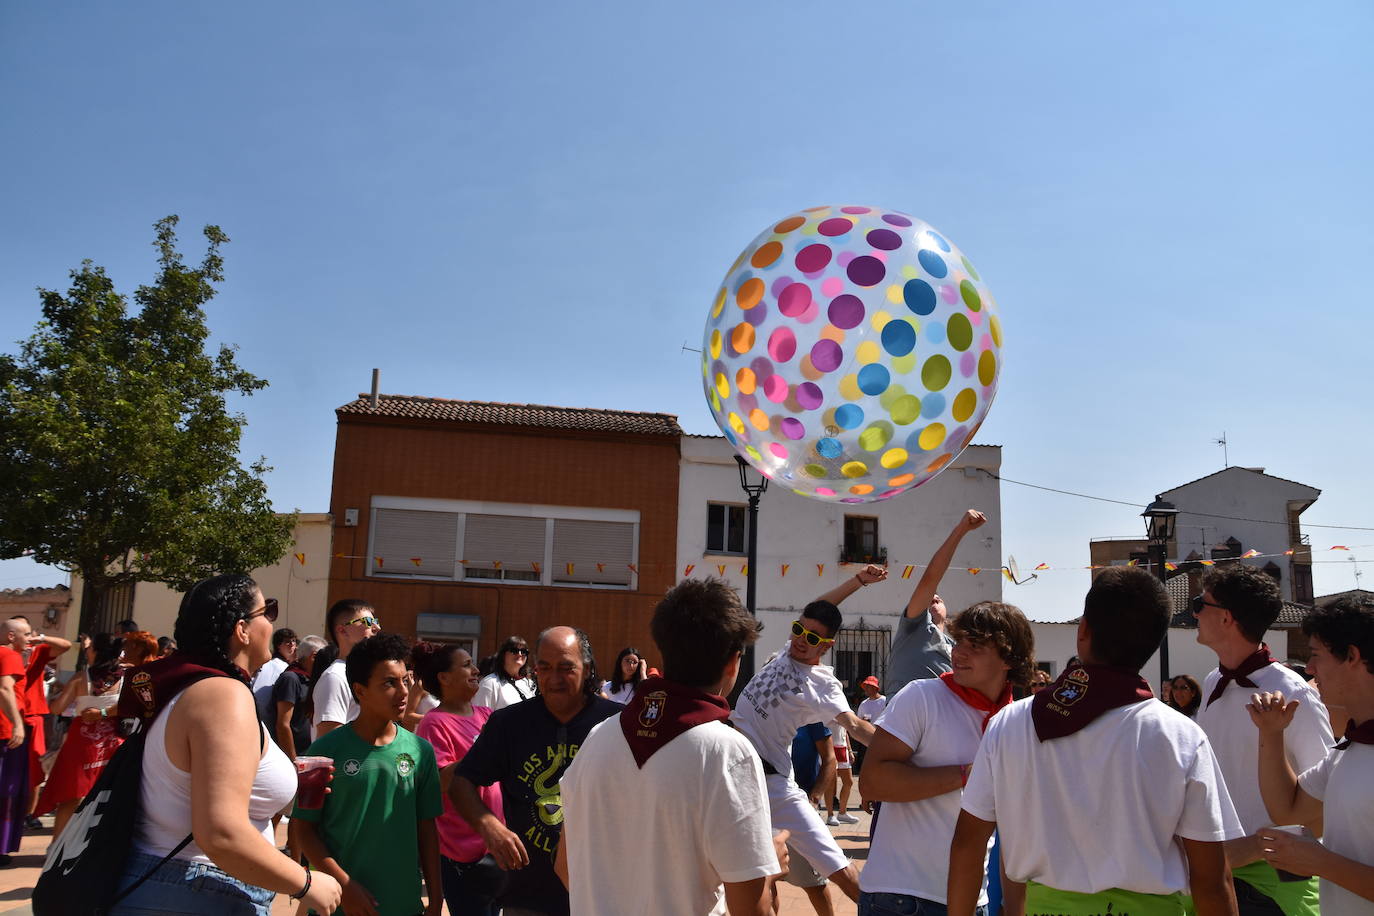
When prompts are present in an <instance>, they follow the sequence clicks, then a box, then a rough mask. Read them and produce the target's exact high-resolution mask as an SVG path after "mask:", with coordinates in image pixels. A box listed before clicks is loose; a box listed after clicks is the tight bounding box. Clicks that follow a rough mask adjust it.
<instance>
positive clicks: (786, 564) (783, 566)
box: [782, 563, 792, 576]
mask: <svg viewBox="0 0 1374 916" xmlns="http://www.w3.org/2000/svg"><path fill="white" fill-rule="evenodd" d="M791 568H792V564H790V563H784V564H782V574H783V575H784V576H785V575H787V571H788V570H789V569H791Z"/></svg>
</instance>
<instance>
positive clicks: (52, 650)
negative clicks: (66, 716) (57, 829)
mask: <svg viewBox="0 0 1374 916" xmlns="http://www.w3.org/2000/svg"><path fill="white" fill-rule="evenodd" d="M4 635H5V640H6V644H7V645H8V646H9V647H10V648H11V649H13V650H14V651H15V652H18V653H19V655H20V657H21V658H23V659H24V680H23V683H22V685H18V684H17V685H16V687H19V689H20V690H21V692H22V693H23V694H24V730H25V731H27V732H28V733H29V734H30V736H31V737H30V738H29V795H28V805H27V806H26V807H25V808H24V812H25V814H26V815H27V816H29V817H28V820H29V823H28V826H29V827H30V828H32V827H35V826H37V825H36V824H34V823H33V819H32V816H31V813H32V811H33V804H34V802H35V801H37V799H38V787H39V786H40V785H42V783H43V765H42V764H41V763H40V761H41V759H42V757H43V755H44V754H46V753H47V752H48V743H47V739H46V734H47V733H46V729H45V728H44V725H45V722H44V717H45V716H47V715H48V713H49V712H50V710H49V709H48V684H47V680H46V679H45V678H44V671H45V669H46V668H47V667H48V662H50V661H52V660H53V659H54V658H57V657H58V656H59V655H62V654H63V653H64V652H66V651H68V650H69V649H71V647H72V644H71V643H70V642H68V641H67V640H65V639H63V638H62V637H60V636H47V635H44V634H43V633H35V632H34V631H33V627H32V626H31V625H30V624H29V618H27V617H25V616H24V615H23V614H16V615H15V616H13V617H11V618H10V619H9V620H7V621H5V624H4Z"/></svg>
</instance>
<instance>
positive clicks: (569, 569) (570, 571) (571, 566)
mask: <svg viewBox="0 0 1374 916" xmlns="http://www.w3.org/2000/svg"><path fill="white" fill-rule="evenodd" d="M572 574H573V565H572V564H571V563H569V564H568V575H570V576H571V575H572Z"/></svg>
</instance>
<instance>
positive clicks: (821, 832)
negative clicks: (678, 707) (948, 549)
mask: <svg viewBox="0 0 1374 916" xmlns="http://www.w3.org/2000/svg"><path fill="white" fill-rule="evenodd" d="M842 621H843V618H842V617H841V615H840V609H839V608H837V607H836V606H835V605H834V604H832V603H831V602H829V601H826V600H825V599H821V600H818V601H813V602H811V603H810V604H808V605H807V606H806V607H805V608H804V609H803V610H802V614H801V617H799V618H798V619H797V620H794V621H793V622H792V632H791V638H790V640H789V641H788V643H787V646H786V648H785V650H784V651H782V652H779V653H778V654H777V655H776V656H774V657H773V658H772V659H771V660H770V661H769V662H768V663H767V664H766V665H764V666H763V667H762V668H761V669H759V672H758V673H757V674H755V675H754V677H753V678H752V679H751V680H750V681H749V684H748V686H746V687H745V688H744V692H743V693H741V694H740V698H739V702H738V703H737V704H736V705H735V711H734V714H733V715H732V716H731V719H732V721H733V722H734V723H735V726H736V727H737V728H738V729H739V730H740V731H741V732H742V733H743V734H744V735H745V736H746V737H747V738H748V739H749V740H750V741H751V742H752V743H753V745H754V749H755V750H757V751H758V752H759V756H760V757H761V758H762V759H763V771H764V774H765V781H766V783H767V786H768V808H769V812H770V815H771V819H772V823H773V829H774V830H788V831H790V832H791V839H790V840H789V844H790V846H791V848H792V849H794V850H796V852H797V853H798V854H800V855H801V856H802V857H803V858H805V859H806V860H807V861H808V862H810V863H811V866H812V867H813V868H814V869H815V870H816V871H817V872H818V873H819V874H821V875H825V876H828V877H829V878H830V879H831V880H833V881H834V882H835V884H836V885H838V886H839V888H840V890H842V891H844V892H845V894H847V895H848V896H849V899H851V900H858V897H859V881H858V871H857V870H856V869H855V868H854V865H853V864H852V863H851V862H850V861H849V859H848V857H847V856H845V854H844V852H842V851H841V850H840V847H839V844H837V843H836V842H835V838H834V837H833V836H831V835H830V831H829V829H827V828H826V826H825V823H824V822H823V821H822V820H821V818H820V815H819V814H817V813H816V809H815V808H814V807H813V806H812V805H811V803H810V801H809V800H808V799H807V797H806V793H805V792H803V791H802V789H801V788H800V787H799V786H798V785H797V783H796V781H795V780H794V779H793V778H792V755H791V749H792V738H793V737H794V736H795V735H796V733H797V729H799V728H801V727H802V726H804V725H809V724H811V723H812V722H824V723H832V722H833V723H835V726H838V727H840V728H844V729H845V730H846V731H848V732H849V734H850V735H851V736H852V737H853V738H854V739H855V740H856V741H859V742H861V743H863V744H868V742H869V740H870V739H872V737H873V724H872V723H870V722H865V721H863V720H862V719H860V718H859V717H858V716H856V715H854V713H853V712H851V711H850V709H849V702H848V700H846V699H845V696H844V689H843V687H842V686H841V684H840V682H839V680H838V679H836V677H835V672H834V671H833V670H832V669H831V668H830V667H829V666H827V665H822V664H821V663H820V661H821V659H822V658H823V657H824V656H825V653H826V652H828V651H830V647H831V646H832V645H834V644H835V634H836V633H838V632H839V630H840V624H841V623H842ZM832 727H834V726H832Z"/></svg>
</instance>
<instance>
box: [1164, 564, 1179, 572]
mask: <svg viewBox="0 0 1374 916" xmlns="http://www.w3.org/2000/svg"><path fill="white" fill-rule="evenodd" d="M1164 568H1165V569H1167V570H1169V572H1178V567H1177V566H1175V565H1174V564H1172V563H1165V564H1164Z"/></svg>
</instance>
